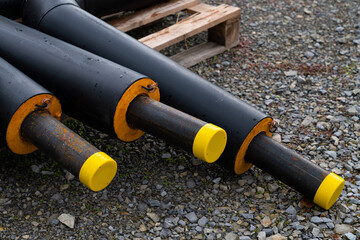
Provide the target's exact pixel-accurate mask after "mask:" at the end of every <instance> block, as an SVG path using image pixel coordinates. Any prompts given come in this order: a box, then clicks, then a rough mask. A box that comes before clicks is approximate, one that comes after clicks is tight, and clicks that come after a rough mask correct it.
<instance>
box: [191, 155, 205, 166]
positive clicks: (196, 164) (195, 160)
mask: <svg viewBox="0 0 360 240" xmlns="http://www.w3.org/2000/svg"><path fill="white" fill-rule="evenodd" d="M202 163H203V161H202V160H200V159H198V158H195V157H194V158H193V159H192V161H191V164H192V165H194V166H199V165H201V164H202Z"/></svg>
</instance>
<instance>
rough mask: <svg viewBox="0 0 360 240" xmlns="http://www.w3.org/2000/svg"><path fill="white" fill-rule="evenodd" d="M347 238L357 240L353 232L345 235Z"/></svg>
mask: <svg viewBox="0 0 360 240" xmlns="http://www.w3.org/2000/svg"><path fill="white" fill-rule="evenodd" d="M345 236H346V238H347V239H349V240H356V236H355V235H354V234H352V233H351V232H348V233H345Z"/></svg>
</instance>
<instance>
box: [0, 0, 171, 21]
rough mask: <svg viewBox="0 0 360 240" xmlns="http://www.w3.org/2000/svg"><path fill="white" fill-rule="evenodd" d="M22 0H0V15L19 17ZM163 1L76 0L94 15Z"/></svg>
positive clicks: (139, 7) (12, 17) (162, 0)
mask: <svg viewBox="0 0 360 240" xmlns="http://www.w3.org/2000/svg"><path fill="white" fill-rule="evenodd" d="M24 1H25V0H0V15H2V16H4V17H7V18H10V19H17V18H21V16H22V4H23V2H24ZM164 1H168V0H133V1H129V0H76V2H77V3H78V4H79V6H80V7H81V8H83V9H84V10H86V11H88V12H90V13H92V14H94V15H96V16H104V15H107V14H112V13H117V12H122V11H133V10H139V9H141V8H145V7H149V6H151V5H154V4H158V3H160V2H164ZM44 3H45V4H48V3H51V2H47V3H46V2H45V1H44ZM64 3H65V4H66V1H63V2H62V4H64Z"/></svg>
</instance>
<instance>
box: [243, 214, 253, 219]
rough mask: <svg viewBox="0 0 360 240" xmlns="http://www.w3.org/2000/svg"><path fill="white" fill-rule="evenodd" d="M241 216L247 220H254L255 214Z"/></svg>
mask: <svg viewBox="0 0 360 240" xmlns="http://www.w3.org/2000/svg"><path fill="white" fill-rule="evenodd" d="M241 216H242V217H243V218H245V219H254V214H251V213H243V214H241Z"/></svg>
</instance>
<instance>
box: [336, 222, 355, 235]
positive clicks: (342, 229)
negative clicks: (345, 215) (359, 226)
mask: <svg viewBox="0 0 360 240" xmlns="http://www.w3.org/2000/svg"><path fill="white" fill-rule="evenodd" d="M334 231H335V232H336V233H338V234H344V233H347V232H352V231H353V229H352V227H351V226H350V225H347V224H335V229H334Z"/></svg>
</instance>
